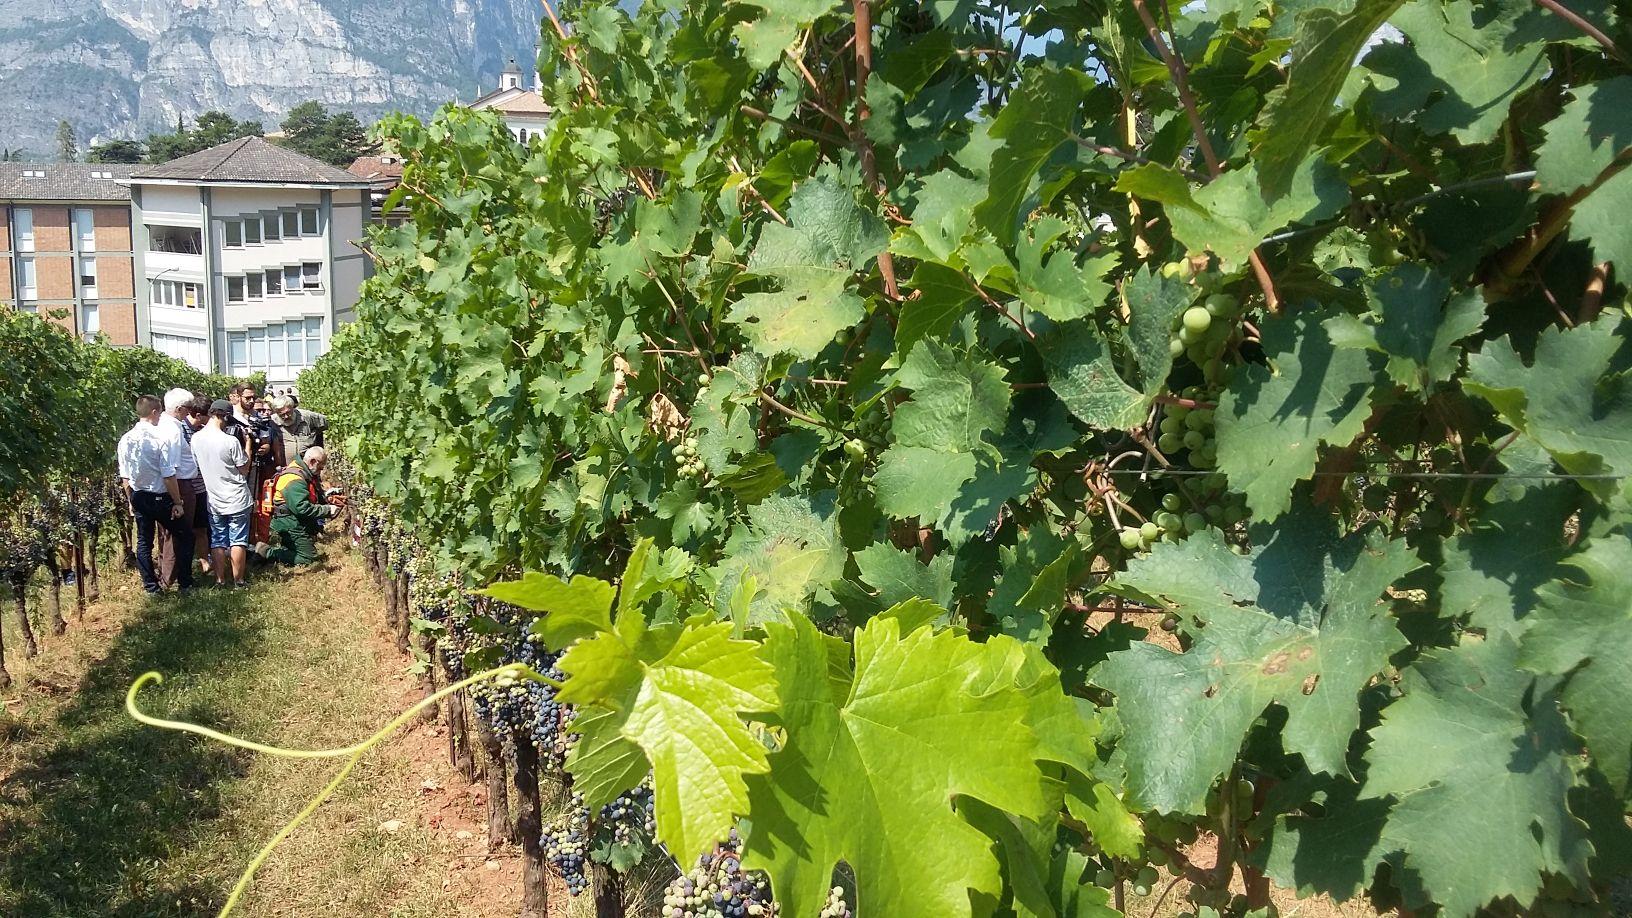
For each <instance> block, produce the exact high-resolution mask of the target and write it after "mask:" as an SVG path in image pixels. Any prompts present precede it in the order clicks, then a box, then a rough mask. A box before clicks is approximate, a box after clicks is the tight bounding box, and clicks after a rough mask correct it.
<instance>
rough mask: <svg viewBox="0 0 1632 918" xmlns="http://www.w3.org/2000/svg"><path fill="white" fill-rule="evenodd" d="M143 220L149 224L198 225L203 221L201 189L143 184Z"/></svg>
mask: <svg viewBox="0 0 1632 918" xmlns="http://www.w3.org/2000/svg"><path fill="white" fill-rule="evenodd" d="M135 184H137V185H141V190H142V220H143V222H145V223H147V224H148V225H149V226H198V225H199V224H200V223H202V222H203V204H202V197H201V196H200V195H199V193H198V192H199V190H198V188H197V187H196V186H192V185H143V184H141V183H140V182H137V183H135Z"/></svg>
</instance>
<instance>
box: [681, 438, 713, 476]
mask: <svg viewBox="0 0 1632 918" xmlns="http://www.w3.org/2000/svg"><path fill="white" fill-rule="evenodd" d="M674 458H675V459H676V460H678V461H679V463H680V477H681V478H702V477H703V476H704V475H706V474H707V472H708V469H707V468H706V467H705V466H704V465H703V460H702V458H701V457H699V456H698V455H697V438H696V437H686V438H685V439H684V440H681V441H680V445H679V446H676V447H675V448H674Z"/></svg>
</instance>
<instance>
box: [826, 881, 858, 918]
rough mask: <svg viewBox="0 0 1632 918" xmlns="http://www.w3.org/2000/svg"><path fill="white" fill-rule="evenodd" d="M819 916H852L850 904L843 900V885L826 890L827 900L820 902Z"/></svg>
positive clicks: (844, 917)
mask: <svg viewBox="0 0 1632 918" xmlns="http://www.w3.org/2000/svg"><path fill="white" fill-rule="evenodd" d="M821 918H853V913H852V912H851V911H850V905H849V903H847V902H845V900H844V887H843V886H835V887H833V888H832V889H830V890H828V891H827V901H826V902H824V903H822V915H821Z"/></svg>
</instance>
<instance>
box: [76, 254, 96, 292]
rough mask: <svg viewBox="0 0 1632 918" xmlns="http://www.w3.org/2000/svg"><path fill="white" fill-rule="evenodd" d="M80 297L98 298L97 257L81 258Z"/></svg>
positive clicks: (82, 256) (83, 256)
mask: <svg viewBox="0 0 1632 918" xmlns="http://www.w3.org/2000/svg"><path fill="white" fill-rule="evenodd" d="M79 295H80V296H82V297H86V298H93V297H95V296H96V256H95V255H81V256H79Z"/></svg>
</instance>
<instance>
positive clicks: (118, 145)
mask: <svg viewBox="0 0 1632 918" xmlns="http://www.w3.org/2000/svg"><path fill="white" fill-rule="evenodd" d="M146 154H147V148H146V147H145V146H143V145H142V142H141V141H140V140H109V141H106V142H104V143H99V144H96V145H94V146H92V147H91V148H90V149H89V150H87V151H85V161H86V162H88V163H139V162H141V161H142V157H143V156H145V155H146Z"/></svg>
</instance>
